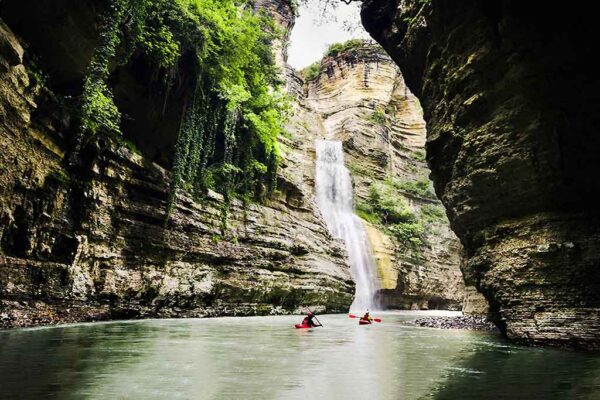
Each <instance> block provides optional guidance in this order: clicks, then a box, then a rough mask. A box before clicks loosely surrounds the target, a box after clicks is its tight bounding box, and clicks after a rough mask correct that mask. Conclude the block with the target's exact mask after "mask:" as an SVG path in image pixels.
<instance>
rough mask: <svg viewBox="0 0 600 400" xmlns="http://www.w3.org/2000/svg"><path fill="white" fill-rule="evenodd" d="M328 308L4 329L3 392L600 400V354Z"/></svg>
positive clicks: (12, 395)
mask: <svg viewBox="0 0 600 400" xmlns="http://www.w3.org/2000/svg"><path fill="white" fill-rule="evenodd" d="M418 315H419V314H418V313H389V314H383V323H381V324H377V325H373V326H361V327H359V326H358V325H357V324H356V320H351V319H348V318H347V317H345V316H341V315H324V316H321V317H320V319H321V321H322V322H323V324H324V325H325V328H318V329H314V330H308V331H306V330H295V329H292V328H291V327H292V324H293V323H295V322H299V320H300V318H299V317H257V318H219V319H210V320H209V319H207V320H153V321H138V322H114V323H99V324H81V325H72V326H63V327H56V328H45V329H29V330H13V331H4V332H0V398H2V399H4V398H6V399H18V398H27V399H29V398H31V399H38V398H59V399H306V398H311V399H386V400H387V399H390V400H391V399H394V400H396V399H600V356H598V355H597V354H589V353H587V354H586V353H577V352H567V351H556V350H545V349H532V348H525V347H519V346H513V345H510V344H507V343H506V342H505V341H503V340H502V339H500V338H498V337H497V336H496V335H492V334H484V333H477V332H467V331H448V330H436V329H428V328H418V327H415V326H412V325H411V324H410V321H411V320H413V319H415V318H416V317H417V316H418Z"/></svg>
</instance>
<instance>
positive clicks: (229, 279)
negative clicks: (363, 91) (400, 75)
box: [0, 2, 354, 327]
mask: <svg viewBox="0 0 600 400" xmlns="http://www.w3.org/2000/svg"><path fill="white" fill-rule="evenodd" d="M63 3H64V2H63ZM12 4H14V2H13V3H12ZM56 4H58V3H56ZM63 5H64V4H63ZM45 6H47V4H46V5H45ZM45 6H43V5H40V8H39V9H38V10H40V9H44V8H43V7H45ZM65 10H66V9H63V8H60V7H57V8H50V11H52V12H59V13H60V12H66V11H65ZM3 11H6V9H4V10H3ZM17 11H18V10H16V11H15V12H17ZM50 11H49V12H50ZM75 11H77V12H79V11H81V10H79V9H78V8H77V7H75ZM32 18H33V17H32ZM34 19H35V18H34ZM65 20H67V21H68V22H69V24H75V26H79V27H80V28H81V26H80V25H81V24H85V21H86V20H82V21H78V20H76V19H74V16H73V15H70V14H67V15H66V16H65ZM11 21H13V22H15V21H18V18H17V17H15V16H13V17H12V18H11ZM15 24H16V22H15ZM16 26H18V27H19V28H21V29H22V30H23V32H24V33H25V34H26V35H31V36H36V35H37V33H36V32H37V31H36V30H35V29H33V30H32V29H31V27H29V28H23V26H22V25H19V24H16ZM69 26H72V25H69ZM74 29H75V28H74ZM77 33H78V32H77V31H75V32H71V35H75V36H76V34H77ZM81 36H85V35H83V33H82V35H81ZM73 40H75V38H73ZM69 43H70V42H69V41H65V42H61V45H62V46H66V47H67V48H66V49H64V51H65V52H68V51H69V48H68V47H69ZM54 45H56V43H54ZM79 45H82V44H81V43H79ZM49 46H51V45H49ZM24 47H25V48H27V46H26V45H25V41H22V40H20V39H19V38H17V37H16V36H15V35H14V34H13V32H12V31H11V28H10V27H9V26H7V25H6V24H4V22H1V24H0V117H1V118H0V143H1V144H2V152H0V243H1V251H0V326H1V327H12V326H26V325H36V324H47V323H54V322H71V321H82V320H96V319H107V318H141V317H192V316H211V315H212V316H214V315H255V314H259V315H264V314H273V313H289V312H293V311H295V310H299V307H301V306H305V305H310V306H314V307H315V308H317V309H321V310H322V311H325V310H327V311H344V310H345V309H347V307H348V306H349V305H350V303H351V302H352V297H353V293H354V284H353V282H352V280H351V276H350V274H349V267H348V265H347V262H346V254H345V250H344V249H343V246H342V244H341V243H339V242H338V241H336V240H333V239H332V238H331V237H330V236H329V234H328V233H327V229H326V227H325V225H324V223H323V222H322V220H321V218H320V215H319V213H318V211H317V210H316V207H315V204H314V201H313V198H312V188H311V187H310V186H309V185H305V186H298V185H297V183H298V182H302V175H303V169H302V168H300V167H298V166H297V163H298V162H300V161H299V160H302V157H301V156H299V157H296V158H294V156H293V155H294V154H301V152H300V150H298V149H297V148H296V147H295V146H296V144H294V143H291V142H289V143H284V146H286V152H285V153H286V154H292V156H289V157H287V158H286V159H284V160H283V161H282V164H283V165H282V167H283V168H282V171H283V172H282V176H281V177H280V183H281V185H280V186H281V194H280V196H279V197H278V198H275V199H272V200H271V201H269V202H268V203H267V204H265V205H258V204H246V205H244V204H242V203H241V202H238V201H234V202H233V204H232V205H231V208H230V209H229V212H228V213H227V214H228V215H227V223H226V227H225V226H224V222H223V221H224V219H223V215H224V214H223V206H224V202H223V199H222V198H221V197H220V196H219V195H218V194H216V193H209V195H208V196H207V197H206V198H203V199H192V198H189V197H185V196H183V197H181V198H180V199H179V201H178V205H177V209H176V211H175V213H174V215H173V218H172V220H171V222H170V223H169V225H168V227H167V228H166V229H165V227H164V219H165V215H164V211H165V201H166V197H167V192H166V191H167V185H168V181H169V180H168V179H169V177H168V172H167V171H166V170H165V169H164V168H162V167H161V166H160V165H159V164H157V163H154V162H153V161H152V160H153V159H155V160H157V161H161V162H165V161H168V157H165V154H168V151H169V150H168V149H169V147H168V145H169V143H168V142H172V141H173V140H174V137H176V129H172V130H171V131H170V132H171V134H170V139H169V140H168V141H167V142H153V141H152V138H153V137H154V136H153V135H156V137H158V136H160V135H161V134H165V133H168V132H169V127H170V123H171V122H172V121H170V117H169V115H180V112H181V109H179V114H177V113H176V111H175V110H176V109H177V106H178V104H177V101H176V99H177V96H176V95H175V96H173V98H174V99H175V100H174V103H173V104H170V105H169V107H171V109H172V110H173V112H172V114H169V112H167V115H166V116H165V117H164V119H163V121H162V122H161V121H159V119H158V118H154V119H152V116H150V117H148V118H146V117H147V116H148V115H149V114H146V111H144V110H141V108H143V107H139V104H138V102H142V103H141V104H142V105H146V108H147V109H148V113H150V111H151V110H152V107H151V103H152V102H153V101H155V102H156V103H159V102H160V98H153V97H152V95H153V92H152V91H151V86H150V85H146V86H144V85H143V82H139V80H143V78H144V74H143V73H140V74H137V76H133V74H132V73H131V71H128V70H127V67H124V68H123V70H122V71H117V72H116V73H115V75H116V76H115V81H116V83H115V85H116V86H117V90H116V91H115V95H116V97H117V101H118V102H120V104H121V105H124V106H125V108H127V107H126V105H127V104H128V103H127V102H129V104H131V105H132V107H130V108H127V110H128V113H131V114H130V115H133V116H135V117H136V118H133V119H132V120H134V122H135V121H143V123H142V124H141V125H139V124H137V125H136V123H132V125H131V126H129V127H126V129H125V130H126V132H129V136H128V138H130V139H139V138H144V139H145V140H146V141H147V142H146V144H147V145H146V146H144V148H143V149H142V153H138V152H135V151H132V150H128V149H127V146H124V145H123V144H122V143H120V142H119V141H117V140H109V139H99V140H98V141H91V142H90V143H89V144H88V145H87V146H86V148H85V150H84V156H83V157H82V158H83V159H84V160H86V162H85V163H84V165H80V166H77V167H75V168H67V167H65V166H66V165H68V163H67V162H66V160H65V157H66V155H65V154H66V149H67V148H68V137H69V133H70V129H71V121H70V115H71V110H70V109H68V108H65V107H64V105H63V104H62V103H59V102H58V101H57V99H56V96H54V95H53V93H51V92H49V90H48V89H43V88H42V86H40V85H38V84H37V83H36V79H35V77H36V75H35V73H33V72H32V70H31V69H30V67H31V64H28V60H31V57H29V58H28V52H27V51H25V50H24ZM32 47H33V48H36V46H35V45H32ZM51 48H52V49H54V48H53V47H52V46H51ZM54 50H56V51H59V49H54ZM42 53H43V52H42ZM74 54H75V53H74ZM88 57H89V55H88ZM24 59H25V61H24ZM41 62H42V63H43V62H46V63H49V65H50V66H51V67H52V68H50V70H53V69H59V67H60V65H57V64H55V63H57V62H62V61H60V60H58V61H56V60H55V59H54V58H48V57H42V58H41ZM64 62H65V63H67V64H68V65H69V66H70V67H73V65H74V63H73V62H72V60H66V61H64ZM134 62H140V61H139V60H134ZM82 64H83V65H85V63H82ZM74 70H76V71H77V70H78V69H77V68H74ZM68 71H69V70H68V69H66V70H63V71H62V74H63V75H64V76H61V82H63V81H65V82H66V81H74V80H76V79H77V77H74V76H72V75H69V73H68ZM133 78H136V79H138V81H137V82H135V79H133ZM132 82H133V83H132ZM119 87H121V89H119ZM136 88H137V89H139V90H136ZM126 89H127V90H126ZM124 95H129V96H130V97H132V98H130V99H127V98H124V97H123V96H124ZM144 97H145V99H144ZM144 101H146V103H144ZM135 105H138V108H135V107H133V106H135ZM136 110H138V111H140V112H142V111H143V113H141V114H140V113H136V112H137V111H136ZM172 120H176V118H172ZM149 121H150V122H149ZM153 123H154V124H155V125H152V124H153ZM161 124H162V125H161ZM142 126H145V127H147V128H148V131H147V132H148V135H147V136H146V137H144V133H145V131H141V132H140V131H138V132H137V133H132V129H133V128H134V127H138V128H140V127H142ZM157 127H158V128H157ZM155 128H156V129H155ZM167 136H168V135H167ZM144 150H145V151H144ZM159 151H160V152H159ZM296 175H299V177H297V176H296ZM302 311H304V310H302Z"/></svg>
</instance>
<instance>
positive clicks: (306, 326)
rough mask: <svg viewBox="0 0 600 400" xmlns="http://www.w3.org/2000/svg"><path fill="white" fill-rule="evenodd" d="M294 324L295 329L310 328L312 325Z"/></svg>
mask: <svg viewBox="0 0 600 400" xmlns="http://www.w3.org/2000/svg"><path fill="white" fill-rule="evenodd" d="M294 326H295V327H296V329H308V328H312V326H310V325H304V324H296V325H294Z"/></svg>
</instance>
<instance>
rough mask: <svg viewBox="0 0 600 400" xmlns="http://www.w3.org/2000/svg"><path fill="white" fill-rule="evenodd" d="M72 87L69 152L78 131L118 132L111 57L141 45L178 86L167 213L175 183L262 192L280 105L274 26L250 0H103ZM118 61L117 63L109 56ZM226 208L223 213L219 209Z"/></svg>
mask: <svg viewBox="0 0 600 400" xmlns="http://www.w3.org/2000/svg"><path fill="white" fill-rule="evenodd" d="M106 1H107V2H108V6H107V8H106V11H105V13H103V15H102V16H101V20H100V24H99V28H100V29H99V30H100V35H99V41H98V46H97V48H96V49H95V51H94V53H93V55H92V58H91V61H90V64H89V66H88V69H87V72H86V75H85V79H84V83H83V90H82V96H81V110H80V119H79V129H78V132H77V134H76V142H75V150H74V152H73V154H74V155H76V156H78V154H79V152H80V150H81V147H82V144H83V142H84V140H85V139H86V138H89V137H92V136H94V135H97V134H98V133H101V132H102V133H107V134H114V133H120V127H119V125H120V120H121V113H120V111H119V109H118V108H117V106H116V105H115V102H114V99H113V93H112V90H111V88H110V86H109V84H108V81H109V77H110V71H111V68H110V67H111V65H113V64H114V65H117V64H123V63H126V62H127V59H128V58H129V56H130V55H132V54H138V55H140V54H141V55H142V56H144V57H145V58H146V60H148V61H149V62H150V63H151V64H153V65H154V66H155V68H156V70H157V71H162V72H161V76H162V77H163V79H164V83H165V87H166V92H167V93H168V92H169V90H171V89H170V88H172V87H173V88H175V89H177V90H180V91H181V90H183V91H184V92H186V93H187V94H186V95H185V105H184V107H183V111H182V116H181V123H180V126H179V129H178V132H177V140H176V144H175V148H174V156H173V164H172V174H171V180H170V182H169V195H168V200H167V207H166V208H167V210H166V221H168V219H169V217H170V215H171V213H172V212H173V210H174V208H175V205H176V201H177V195H178V192H179V191H180V190H186V191H189V192H191V193H192V194H196V195H200V194H202V193H203V192H205V191H206V190H208V189H213V190H217V191H219V192H220V193H222V194H223V195H224V197H225V199H226V204H229V202H230V201H231V198H232V197H233V196H238V195H239V196H247V195H248V194H251V195H252V196H254V197H257V198H262V194H263V193H264V192H267V193H272V192H273V191H274V190H275V188H276V185H277V168H278V164H279V161H278V158H279V151H278V143H277V138H278V136H279V134H281V133H282V131H283V125H284V122H285V118H286V115H287V109H288V108H289V105H288V104H287V98H286V96H284V95H282V94H281V92H280V90H279V86H280V84H281V82H280V75H279V73H280V72H279V71H278V69H277V68H276V66H275V63H274V60H273V54H272V48H271V45H270V44H271V42H272V41H273V40H274V39H276V38H278V37H279V35H281V32H279V30H278V29H277V28H276V27H275V24H274V22H273V21H272V19H271V18H270V17H267V16H266V15H264V14H263V13H262V12H260V11H257V10H255V9H254V7H253V5H252V1H250V0H106ZM117 56H118V58H119V60H120V61H121V62H120V63H116V62H115V61H116V58H117ZM224 214H225V218H226V213H224Z"/></svg>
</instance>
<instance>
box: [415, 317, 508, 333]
mask: <svg viewBox="0 0 600 400" xmlns="http://www.w3.org/2000/svg"><path fill="white" fill-rule="evenodd" d="M414 323H415V324H416V325H418V326H423V327H427V328H437V329H466V330H470V331H490V332H498V328H497V327H496V325H494V323H492V322H490V321H488V320H487V318H486V317H481V316H462V317H425V318H419V319H417V320H415V322H414Z"/></svg>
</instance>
